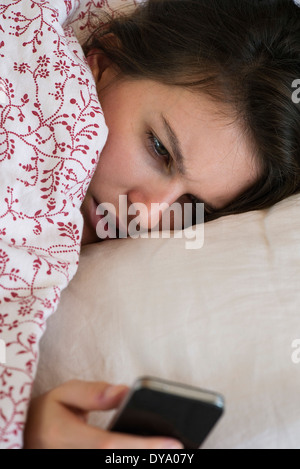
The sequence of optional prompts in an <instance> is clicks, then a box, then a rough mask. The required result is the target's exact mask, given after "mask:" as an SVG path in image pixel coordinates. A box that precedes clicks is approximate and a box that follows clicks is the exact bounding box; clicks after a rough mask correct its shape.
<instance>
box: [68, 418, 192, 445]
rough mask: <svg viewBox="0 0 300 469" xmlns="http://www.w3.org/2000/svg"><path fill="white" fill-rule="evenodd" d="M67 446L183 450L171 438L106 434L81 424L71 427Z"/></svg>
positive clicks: (103, 431)
mask: <svg viewBox="0 0 300 469" xmlns="http://www.w3.org/2000/svg"><path fill="white" fill-rule="evenodd" d="M67 446H68V447H70V448H80V449H183V445H182V444H181V443H180V442H179V441H177V440H174V439H172V438H167V437H141V436H136V435H127V434H123V433H117V432H108V431H106V430H101V429H99V428H97V427H93V426H90V425H85V424H83V423H80V424H79V423H77V424H75V425H73V427H72V441H70V442H69V443H68V444H67Z"/></svg>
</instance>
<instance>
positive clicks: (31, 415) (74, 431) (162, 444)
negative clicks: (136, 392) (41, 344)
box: [24, 380, 182, 449]
mask: <svg viewBox="0 0 300 469" xmlns="http://www.w3.org/2000/svg"><path fill="white" fill-rule="evenodd" d="M128 390H129V388H128V387H127V386H123V385H115V386H113V385H110V384H109V383H105V382H86V381H78V380H72V381H68V382H66V383H64V384H62V385H61V386H59V387H57V388H54V389H52V390H51V391H49V392H48V393H46V394H43V395H42V396H39V397H36V398H34V399H32V401H31V403H30V406H29V409H28V416H27V422H26V426H25V431H24V448H25V449H161V448H165V449H175V448H176V449H182V445H181V443H179V442H178V441H176V440H173V439H168V438H166V437H140V436H135V435H127V434H122V433H117V432H108V431H106V430H102V429H101V428H98V427H94V426H91V425H89V424H88V423H87V419H88V413H89V412H90V411H92V410H110V409H114V408H115V407H118V406H119V404H120V402H121V401H122V399H123V397H124V396H125V395H126V393H127V392H128Z"/></svg>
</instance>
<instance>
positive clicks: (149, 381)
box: [108, 376, 225, 449]
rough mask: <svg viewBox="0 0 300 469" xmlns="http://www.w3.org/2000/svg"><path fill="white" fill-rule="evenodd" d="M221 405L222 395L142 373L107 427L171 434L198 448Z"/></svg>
mask: <svg viewBox="0 0 300 469" xmlns="http://www.w3.org/2000/svg"><path fill="white" fill-rule="evenodd" d="M224 408H225V403H224V398H223V396H222V395H221V394H218V393H215V392H211V391H206V390H203V389H200V388H197V387H194V386H188V385H185V384H180V383H174V382H172V381H167V380H163V379H160V378H153V377H149V376H143V377H140V378H138V379H137V380H136V381H135V383H134V384H133V386H132V388H131V390H130V391H129V393H128V394H127V396H126V397H125V399H124V401H123V402H122V403H121V405H120V407H119V409H118V410H117V412H116V414H115V415H114V417H113V419H112V421H111V423H110V425H109V427H108V430H110V431H116V432H121V433H130V434H135V435H143V436H168V437H173V438H175V439H177V440H179V441H181V443H182V444H183V446H184V448H185V449H197V448H199V447H200V446H201V444H202V443H203V442H204V440H205V438H206V437H207V435H208V434H209V433H210V431H211V430H212V428H213V427H214V425H215V424H216V423H217V421H218V420H219V418H220V417H221V415H222V414H223V412H224Z"/></svg>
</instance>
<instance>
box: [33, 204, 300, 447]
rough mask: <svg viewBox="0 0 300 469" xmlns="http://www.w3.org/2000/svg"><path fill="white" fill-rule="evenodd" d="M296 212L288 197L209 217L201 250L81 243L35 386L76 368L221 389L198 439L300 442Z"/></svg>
mask: <svg viewBox="0 0 300 469" xmlns="http://www.w3.org/2000/svg"><path fill="white" fill-rule="evenodd" d="M299 210H300V197H299V196H294V197H290V198H289V199H286V200H285V201H283V202H281V203H279V204H277V205H276V206H274V207H273V208H271V209H269V210H264V211H255V212H250V213H246V214H241V215H235V216H230V217H225V218H221V219H219V220H216V221H213V222H210V223H207V224H206V225H205V242H204V246H203V247H202V248H201V249H199V250H187V249H185V239H184V238H182V239H162V238H160V239H129V238H128V239H124V240H111V241H105V242H104V243H100V244H96V245H90V246H86V247H85V248H84V249H82V253H81V260H80V263H79V269H78V272H77V274H76V276H75V278H74V279H73V280H72V282H71V283H70V285H69V287H68V288H67V290H65V291H64V292H63V294H62V299H61V303H60V305H59V308H58V310H57V312H56V313H55V315H54V316H52V317H51V318H50V319H49V321H48V329H47V331H46V334H45V335H44V337H43V339H42V342H41V355H40V362H39V369H38V374H37V378H36V382H35V389H34V394H39V393H41V392H44V391H46V390H48V389H50V388H52V387H54V386H55V385H58V384H59V383H61V382H63V381H65V380H68V379H70V378H74V377H77V378H81V379H87V380H108V381H111V382H116V383H119V382H122V383H126V384H128V385H130V384H131V383H132V382H133V381H134V379H135V378H136V377H137V376H140V375H145V374H147V375H152V376H157V377H163V378H167V379H172V380H175V381H180V382H183V383H188V384H193V385H197V386H200V387H202V388H207V389H209V390H213V391H218V392H220V393H222V394H223V395H224V396H225V399H226V412H225V415H224V417H223V418H222V420H221V421H220V423H219V424H218V425H217V426H216V427H215V429H214V431H213V432H212V433H211V434H210V436H209V437H208V439H207V440H206V442H205V443H204V445H203V448H277V449H278V448H297V447H299V435H300V406H299V389H300V363H298V362H299V361H300V350H299V345H300V341H298V342H296V340H297V339H300V323H299V311H300V288H299V278H300V218H299ZM297 344H298V349H297V348H293V347H292V345H294V346H295V347H297ZM112 413H113V412H109V413H104V412H103V413H95V414H94V415H93V416H92V418H91V421H92V422H93V423H95V424H98V425H101V426H105V425H106V424H107V422H108V421H109V420H110V418H111V416H112Z"/></svg>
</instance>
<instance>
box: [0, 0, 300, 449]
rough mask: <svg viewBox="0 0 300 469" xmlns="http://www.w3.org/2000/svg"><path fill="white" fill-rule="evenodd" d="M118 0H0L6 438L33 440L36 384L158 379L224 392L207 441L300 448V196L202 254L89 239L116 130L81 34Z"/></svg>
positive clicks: (249, 220)
mask: <svg viewBox="0 0 300 469" xmlns="http://www.w3.org/2000/svg"><path fill="white" fill-rule="evenodd" d="M119 4H120V3H118V2H117V1H112V0H110V1H109V2H108V1H105V2H98V1H96V0H84V1H81V2H80V1H79V0H65V1H64V0H55V1H54V0H53V1H49V2H48V1H42V0H41V1H40V2H38V1H35V2H33V1H31V0H30V1H28V2H26V3H25V2H21V0H14V1H13V2H6V3H3V2H2V3H1V2H0V15H1V16H2V19H3V20H5V21H2V23H1V28H0V29H1V30H0V60H1V64H0V66H1V82H0V87H1V90H0V91H1V93H0V97H1V103H0V111H1V119H2V121H1V122H2V125H1V141H0V144H1V147H0V150H1V154H0V155H1V159H0V164H1V176H0V179H1V178H2V179H1V184H0V197H1V204H0V207H1V213H0V222H1V224H0V243H1V244H0V268H1V270H0V280H1V284H0V288H1V290H0V293H1V296H0V339H1V340H2V344H3V343H4V344H5V346H6V356H5V360H2V362H1V360H0V382H1V392H0V408H1V412H0V447H1V448H20V447H22V432H23V425H24V422H25V419H26V412H27V408H28V402H29V399H30V396H31V395H32V394H33V395H38V394H40V393H43V392H45V391H47V390H49V389H51V388H52V387H53V386H56V385H58V384H60V383H62V382H64V381H66V380H68V379H72V378H80V379H87V380H107V381H111V382H116V383H125V384H128V385H131V383H132V382H133V381H134V379H135V378H136V377H138V376H140V375H145V374H146V375H153V376H157V377H162V378H167V379H171V380H174V381H178V382H182V383H188V384H193V385H197V386H200V387H202V388H205V389H209V390H212V391H217V392H220V393H222V394H223V395H224V397H225V401H226V412H225V414H224V417H222V420H221V421H220V423H218V425H217V426H216V428H215V429H214V430H213V432H212V433H211V434H210V436H209V437H208V439H207V440H206V442H205V443H204V445H203V446H202V448H203V449H205V448H206V449H211V448H214V449H217V448H224V449H225V448H235V449H237V448H276V449H279V448H299V447H300V443H299V440H300V406H299V405H298V394H299V389H300V326H299V311H300V288H299V287H300V285H299V279H300V219H299V208H300V196H299V195H296V196H293V197H290V198H289V199H286V200H284V201H282V202H280V203H279V204H277V205H275V206H274V207H272V208H271V209H268V210H263V211H255V212H249V213H246V214H242V215H235V216H230V217H224V218H221V219H219V220H215V221H213V222H209V223H207V224H206V225H205V229H204V244H203V246H202V247H201V249H192V250H188V249H186V248H185V241H186V240H185V239H184V238H181V239H180V238H177V239H176V238H171V239H164V238H162V237H160V238H159V239H130V238H128V239H122V240H111V241H105V242H103V243H100V244H96V245H90V246H85V247H84V248H82V249H81V248H80V232H81V230H82V218H81V215H80V210H79V208H80V204H81V202H82V200H83V197H84V195H85V191H86V189H87V186H88V183H89V181H90V178H91V176H92V174H93V171H94V169H95V166H96V164H97V160H98V158H99V155H100V153H101V148H102V147H103V145H104V143H105V139H106V136H107V128H106V125H105V120H104V117H105V116H102V112H101V107H100V104H99V102H98V101H97V98H96V91H95V87H94V84H93V79H92V76H91V73H90V70H89V68H88V66H87V63H86V61H85V59H84V56H83V53H82V50H81V47H80V43H82V41H84V39H85V38H86V37H87V36H88V34H89V32H90V28H91V21H90V20H91V18H92V16H91V12H92V11H93V9H94V8H95V7H97V6H98V7H99V6H101V8H107V9H109V10H110V11H116V9H117V7H118V5H119ZM125 4H126V6H127V7H128V8H129V7H130V8H132V7H134V5H132V4H131V3H130V2H124V0H122V1H121V5H122V9H123V7H124V5H125ZM127 4H128V5H127ZM32 5H33V8H31V6H32ZM120 14H121V13H120ZM22 15H23V16H22ZM11 18H13V21H10V20H11ZM24 18H25V19H26V21H25V20H24ZM37 24H38V25H39V26H38V27H37V26H36V25H37ZM10 33H13V34H10ZM8 36H10V37H11V36H12V37H13V40H14V41H15V44H14V50H15V51H16V52H15V55H14V57H12V58H10V59H9V60H8V59H7V57H8V56H9V50H11V49H10V47H11V46H8V42H7V38H8ZM46 39H48V40H46ZM50 44H51V47H50ZM51 67H52V68H51ZM50 68H51V70H52V73H51V75H50V73H49V70H50ZM45 83H47V90H48V94H47V93H45V91H44V90H45ZM62 84H63V86H62ZM74 84H76V86H74ZM74 121H75V122H76V125H77V127H76V128H75V127H74ZM112 414H113V412H106V413H94V414H91V422H92V423H94V424H96V425H101V426H106V425H107V424H108V422H109V421H110V419H111V417H112Z"/></svg>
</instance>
